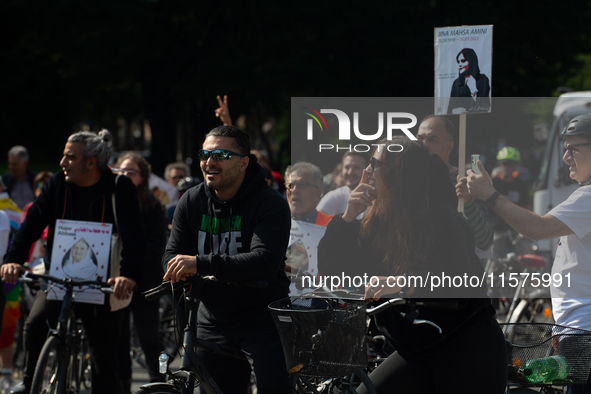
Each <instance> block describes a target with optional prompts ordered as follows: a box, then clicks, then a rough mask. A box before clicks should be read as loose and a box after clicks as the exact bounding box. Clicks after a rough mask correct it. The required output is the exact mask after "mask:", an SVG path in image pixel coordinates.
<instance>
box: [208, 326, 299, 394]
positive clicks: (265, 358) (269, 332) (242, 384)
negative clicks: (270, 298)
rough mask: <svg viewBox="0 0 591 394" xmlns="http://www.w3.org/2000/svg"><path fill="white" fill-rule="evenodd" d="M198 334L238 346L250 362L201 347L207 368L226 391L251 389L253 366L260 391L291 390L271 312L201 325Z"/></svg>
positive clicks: (269, 393)
mask: <svg viewBox="0 0 591 394" xmlns="http://www.w3.org/2000/svg"><path fill="white" fill-rule="evenodd" d="M197 337H198V338H202V339H207V340H209V341H212V342H215V343H219V344H223V345H226V346H231V347H233V348H236V349H239V350H240V351H242V353H243V354H244V355H245V356H246V358H247V359H248V362H246V361H242V360H239V359H235V358H232V357H226V356H222V355H218V354H214V353H211V352H208V351H204V350H200V349H199V350H198V355H199V357H201V358H202V360H204V362H205V366H206V368H207V370H208V371H209V372H210V373H211V375H212V377H213V379H214V380H215V382H216V383H217V384H218V385H219V386H220V388H221V389H222V391H223V392H224V393H233V394H234V393H235V394H240V393H248V384H249V380H250V374H251V370H252V371H254V374H255V377H256V383H257V389H258V393H259V394H283V393H291V392H292V390H291V387H290V382H289V378H288V374H287V367H286V366H285V359H284V357H283V349H282V347H281V341H280V340H279V334H278V333H277V329H276V328H275V325H274V323H273V320H272V319H271V316H270V315H269V314H265V316H263V317H261V318H260V319H256V320H253V321H249V322H247V323H242V322H241V323H239V324H234V325H229V326H224V327H211V326H202V325H200V326H199V327H198V328H197Z"/></svg>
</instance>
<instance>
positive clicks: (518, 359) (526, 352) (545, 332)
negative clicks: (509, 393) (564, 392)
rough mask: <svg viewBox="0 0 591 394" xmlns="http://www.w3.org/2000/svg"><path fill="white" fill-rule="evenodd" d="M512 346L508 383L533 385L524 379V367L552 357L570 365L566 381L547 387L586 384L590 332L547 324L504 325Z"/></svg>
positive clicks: (590, 346) (509, 352)
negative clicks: (561, 358)
mask: <svg viewBox="0 0 591 394" xmlns="http://www.w3.org/2000/svg"><path fill="white" fill-rule="evenodd" d="M501 328H502V329H503V332H504V333H505V338H507V339H508V340H509V341H510V342H511V343H512V345H513V346H512V347H511V348H510V349H508V350H507V359H508V360H507V361H508V364H509V376H508V380H510V381H514V382H520V383H528V384H531V383H530V381H528V380H527V379H526V377H525V376H524V366H525V364H526V363H527V362H528V361H529V360H534V359H541V358H544V357H549V356H562V357H564V359H566V362H567V364H568V367H567V368H568V369H567V371H568V375H567V376H566V378H561V379H557V380H553V381H551V382H548V381H546V382H543V383H535V385H537V386H542V385H547V384H555V385H556V384H558V385H560V384H582V383H586V382H587V378H588V376H589V370H590V368H591V331H587V330H582V329H577V328H569V327H565V326H560V325H557V324H546V323H510V324H501Z"/></svg>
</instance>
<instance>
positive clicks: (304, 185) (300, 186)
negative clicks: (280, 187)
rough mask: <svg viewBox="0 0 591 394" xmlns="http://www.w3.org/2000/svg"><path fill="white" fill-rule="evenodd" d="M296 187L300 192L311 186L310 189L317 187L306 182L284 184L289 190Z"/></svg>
mask: <svg viewBox="0 0 591 394" xmlns="http://www.w3.org/2000/svg"><path fill="white" fill-rule="evenodd" d="M296 186H297V188H298V189H301V190H306V189H307V188H308V186H312V187H315V188H318V186H316V185H313V184H311V183H308V182H291V183H286V184H285V187H286V188H288V189H289V190H293V189H295V188H296Z"/></svg>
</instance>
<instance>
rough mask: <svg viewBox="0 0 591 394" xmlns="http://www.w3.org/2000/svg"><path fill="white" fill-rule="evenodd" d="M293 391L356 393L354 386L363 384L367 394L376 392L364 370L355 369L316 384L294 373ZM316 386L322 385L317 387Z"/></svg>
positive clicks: (298, 393) (304, 393)
mask: <svg viewBox="0 0 591 394" xmlns="http://www.w3.org/2000/svg"><path fill="white" fill-rule="evenodd" d="M295 378H296V382H295V392H296V394H312V393H320V392H322V393H327V394H337V393H338V394H345V393H348V394H357V390H356V388H357V387H358V386H359V385H360V384H363V385H365V388H366V390H367V392H368V393H369V394H377V392H376V389H375V387H374V385H373V383H372V381H371V379H369V376H367V373H366V372H365V371H364V370H361V371H357V372H355V373H354V374H352V375H348V376H344V377H341V378H334V379H329V380H330V383H328V384H327V383H326V381H327V380H326V379H323V380H322V382H321V383H320V384H319V385H317V384H315V383H313V382H312V381H310V380H309V379H308V378H306V377H304V376H299V375H295ZM318 386H324V387H321V388H320V391H319V389H318Z"/></svg>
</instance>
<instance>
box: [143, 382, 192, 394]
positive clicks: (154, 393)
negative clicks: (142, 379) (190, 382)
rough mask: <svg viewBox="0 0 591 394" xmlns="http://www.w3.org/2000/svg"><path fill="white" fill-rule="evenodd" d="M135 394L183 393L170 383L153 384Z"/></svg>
mask: <svg viewBox="0 0 591 394" xmlns="http://www.w3.org/2000/svg"><path fill="white" fill-rule="evenodd" d="M133 394H182V391H181V390H180V389H179V388H178V387H176V386H173V385H171V384H168V383H151V384H148V385H145V386H143V387H140V388H139V389H138V390H137V391H134V392H133Z"/></svg>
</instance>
